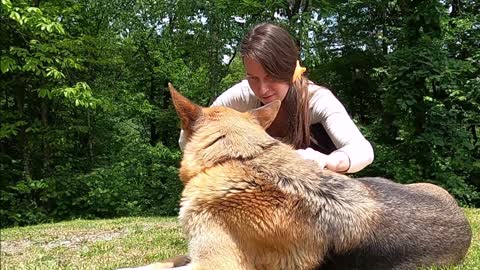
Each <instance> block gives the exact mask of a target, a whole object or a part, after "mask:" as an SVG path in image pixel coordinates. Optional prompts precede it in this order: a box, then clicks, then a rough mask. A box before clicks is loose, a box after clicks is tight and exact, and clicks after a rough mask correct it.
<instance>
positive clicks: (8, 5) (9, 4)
mask: <svg viewBox="0 0 480 270" xmlns="http://www.w3.org/2000/svg"><path fill="white" fill-rule="evenodd" d="M2 5H3V6H5V7H6V8H7V9H11V8H12V2H10V0H2Z"/></svg>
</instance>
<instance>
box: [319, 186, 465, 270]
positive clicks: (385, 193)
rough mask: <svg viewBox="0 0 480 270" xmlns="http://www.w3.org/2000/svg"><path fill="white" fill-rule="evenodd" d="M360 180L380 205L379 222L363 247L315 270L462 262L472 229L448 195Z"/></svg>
mask: <svg viewBox="0 0 480 270" xmlns="http://www.w3.org/2000/svg"><path fill="white" fill-rule="evenodd" d="M358 180H359V181H361V183H363V184H364V185H365V186H367V187H368V188H369V189H370V190H371V191H372V193H373V194H374V195H373V196H374V197H375V199H376V200H377V201H378V202H379V203H380V204H381V206H382V207H381V208H382V214H381V219H380V221H379V223H378V224H377V225H376V226H375V228H374V233H373V234H371V235H369V237H368V238H366V239H365V241H364V242H363V243H362V244H361V245H359V246H358V247H356V248H353V249H352V250H349V251H347V252H344V253H340V254H329V256H328V258H327V261H326V263H325V264H324V265H323V266H322V267H321V268H319V269H321V270H332V269H335V270H340V269H345V270H347V269H365V270H367V269H372V270H375V269H416V268H417V267H419V266H422V265H424V266H430V265H451V264H455V263H458V262H460V261H461V260H462V259H463V258H464V257H465V254H466V253H467V250H468V248H469V246H470V241H471V229H470V226H469V224H468V221H467V220H466V217H465V215H464V213H463V211H462V209H461V208H460V207H459V206H458V205H457V202H456V201H455V200H454V199H453V197H452V196H450V194H448V192H447V191H446V190H444V189H443V188H440V187H438V186H435V185H432V184H427V183H421V184H410V185H401V184H397V183H394V182H392V181H389V180H386V179H382V178H360V179H358Z"/></svg>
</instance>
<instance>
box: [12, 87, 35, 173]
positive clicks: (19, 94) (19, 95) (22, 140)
mask: <svg viewBox="0 0 480 270" xmlns="http://www.w3.org/2000/svg"><path fill="white" fill-rule="evenodd" d="M15 102H16V105H17V113H18V118H19V120H23V106H24V104H25V89H23V88H22V87H21V86H20V87H18V88H17V89H15ZM18 143H19V149H20V151H21V152H22V161H23V176H24V178H25V179H26V180H31V179H32V174H31V170H30V151H29V147H28V139H27V133H26V131H25V126H24V125H22V126H21V127H20V131H19V132H18Z"/></svg>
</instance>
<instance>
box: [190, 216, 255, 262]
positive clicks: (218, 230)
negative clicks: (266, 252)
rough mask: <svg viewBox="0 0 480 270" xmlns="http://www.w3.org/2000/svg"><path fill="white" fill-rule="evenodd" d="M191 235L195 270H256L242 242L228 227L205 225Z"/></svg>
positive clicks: (191, 254) (209, 223) (192, 259)
mask: <svg viewBox="0 0 480 270" xmlns="http://www.w3.org/2000/svg"><path fill="white" fill-rule="evenodd" d="M203 225H204V226H201V227H197V229H198V230H196V232H194V233H193V234H190V241H189V253H190V257H191V265H192V269H193V270H207V269H208V270H211V269H215V270H255V267H254V265H253V263H252V261H251V260H250V259H249V258H247V256H246V250H245V247H244V245H242V243H241V242H242V241H241V240H240V239H239V238H238V237H235V235H234V234H233V233H232V232H230V231H226V229H225V227H226V226H220V225H218V224H214V223H213V222H211V221H210V222H208V223H203Z"/></svg>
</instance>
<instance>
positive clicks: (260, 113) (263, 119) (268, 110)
mask: <svg viewBox="0 0 480 270" xmlns="http://www.w3.org/2000/svg"><path fill="white" fill-rule="evenodd" d="M281 104H282V102H281V101H280V100H275V101H272V102H270V103H268V104H267V105H264V106H262V107H260V108H258V109H254V110H251V111H249V113H250V114H251V115H253V116H254V117H255V118H256V119H257V121H258V122H259V123H260V125H261V126H262V127H263V128H264V129H266V128H268V127H269V126H270V125H271V124H272V122H273V120H275V117H277V113H278V110H279V109H280V105H281Z"/></svg>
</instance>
